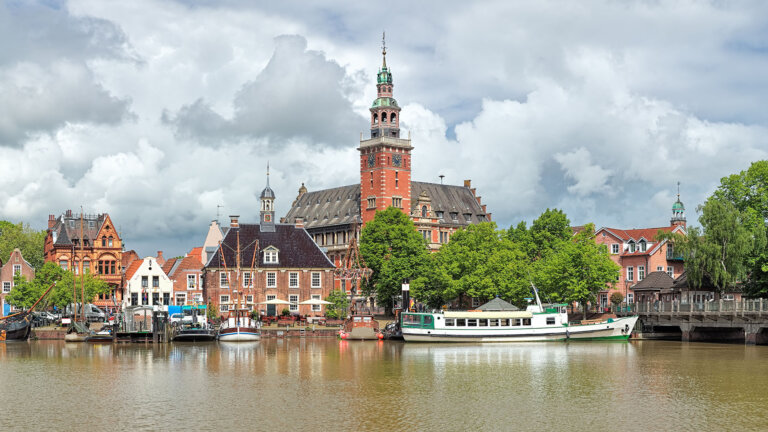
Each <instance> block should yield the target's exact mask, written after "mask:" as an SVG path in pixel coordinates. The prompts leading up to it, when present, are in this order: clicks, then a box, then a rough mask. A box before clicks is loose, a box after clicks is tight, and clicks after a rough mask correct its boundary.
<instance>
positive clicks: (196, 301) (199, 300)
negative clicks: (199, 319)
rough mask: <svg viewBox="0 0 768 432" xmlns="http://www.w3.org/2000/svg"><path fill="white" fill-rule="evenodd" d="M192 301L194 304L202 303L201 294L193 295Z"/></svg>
mask: <svg viewBox="0 0 768 432" xmlns="http://www.w3.org/2000/svg"><path fill="white" fill-rule="evenodd" d="M192 299H193V301H194V302H195V303H202V302H203V293H195V294H194V295H193V297H192Z"/></svg>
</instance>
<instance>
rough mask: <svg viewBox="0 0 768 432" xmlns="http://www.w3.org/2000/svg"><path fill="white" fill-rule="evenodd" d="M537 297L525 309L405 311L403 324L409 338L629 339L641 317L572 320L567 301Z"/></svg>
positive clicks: (436, 339)
mask: <svg viewBox="0 0 768 432" xmlns="http://www.w3.org/2000/svg"><path fill="white" fill-rule="evenodd" d="M536 300H537V304H535V305H529V306H528V308H527V309H526V310H525V311H521V310H513V309H508V310H471V311H444V312H438V313H413V312H406V313H403V314H402V317H401V321H400V328H401V329H402V333H403V338H404V339H405V340H406V341H408V342H539V341H565V340H610V339H618V340H626V339H628V338H629V335H630V334H631V333H632V329H633V328H634V327H635V323H636V322H637V318H638V317H637V316H634V317H625V318H607V319H599V320H589V321H581V322H578V323H569V322H568V313H567V309H566V307H567V305H566V304H552V305H545V306H542V305H541V302H540V301H539V300H538V295H537V299H536ZM494 301H497V302H498V301H501V300H500V299H495V300H494ZM504 303H506V302H504ZM506 304H507V305H509V303H506ZM510 306H512V305H510ZM515 309H516V308H515Z"/></svg>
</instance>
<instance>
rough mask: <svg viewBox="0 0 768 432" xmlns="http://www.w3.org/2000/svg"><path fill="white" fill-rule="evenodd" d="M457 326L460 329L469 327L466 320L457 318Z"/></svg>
mask: <svg viewBox="0 0 768 432" xmlns="http://www.w3.org/2000/svg"><path fill="white" fill-rule="evenodd" d="M456 325H457V326H458V327H464V326H466V325H467V320H465V319H464V318H457V319H456Z"/></svg>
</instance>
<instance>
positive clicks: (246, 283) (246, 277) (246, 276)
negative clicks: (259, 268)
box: [243, 272, 253, 288]
mask: <svg viewBox="0 0 768 432" xmlns="http://www.w3.org/2000/svg"><path fill="white" fill-rule="evenodd" d="M252 286H253V279H252V278H251V272H243V288H250V287H252Z"/></svg>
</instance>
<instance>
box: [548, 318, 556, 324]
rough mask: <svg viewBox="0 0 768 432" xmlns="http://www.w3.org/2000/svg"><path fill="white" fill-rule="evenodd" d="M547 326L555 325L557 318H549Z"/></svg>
mask: <svg viewBox="0 0 768 432" xmlns="http://www.w3.org/2000/svg"><path fill="white" fill-rule="evenodd" d="M547 325H555V317H547Z"/></svg>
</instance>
